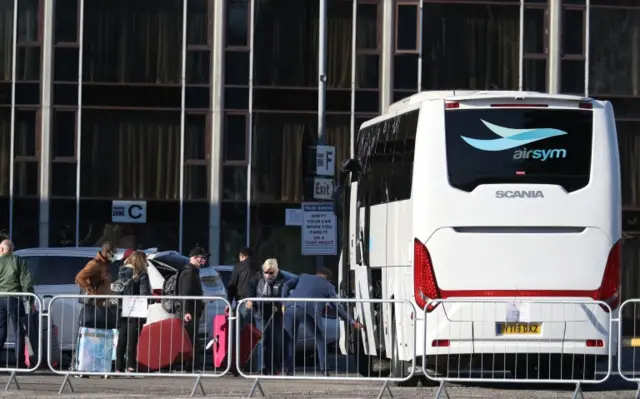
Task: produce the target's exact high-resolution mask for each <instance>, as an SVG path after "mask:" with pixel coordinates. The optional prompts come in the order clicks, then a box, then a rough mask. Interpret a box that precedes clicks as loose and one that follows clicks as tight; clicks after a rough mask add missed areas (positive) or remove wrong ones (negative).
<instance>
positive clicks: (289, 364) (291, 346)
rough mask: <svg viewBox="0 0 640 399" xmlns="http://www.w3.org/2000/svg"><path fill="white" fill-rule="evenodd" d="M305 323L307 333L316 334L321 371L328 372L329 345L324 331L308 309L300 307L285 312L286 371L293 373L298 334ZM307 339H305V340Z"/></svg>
mask: <svg viewBox="0 0 640 399" xmlns="http://www.w3.org/2000/svg"><path fill="white" fill-rule="evenodd" d="M302 323H304V328H305V331H306V332H309V331H314V332H315V342H316V351H317V353H318V363H320V370H321V371H323V372H324V371H327V369H326V366H327V365H326V363H325V362H326V357H327V353H326V352H327V344H326V342H325V340H324V334H323V333H322V330H321V329H320V328H319V327H318V325H317V324H316V321H315V319H314V318H313V317H311V316H310V315H309V314H308V313H307V311H306V309H304V308H302V307H299V306H291V307H287V308H286V309H285V311H284V330H285V332H286V336H287V339H286V341H287V342H286V351H287V352H286V360H285V363H284V369H285V371H286V372H289V373H291V372H293V370H294V364H293V354H294V353H295V349H296V333H297V331H298V327H299V326H300V324H302ZM304 338H305V337H303V339H304Z"/></svg>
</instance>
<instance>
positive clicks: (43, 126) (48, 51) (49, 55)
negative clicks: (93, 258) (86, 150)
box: [38, 0, 55, 247]
mask: <svg viewBox="0 0 640 399" xmlns="http://www.w3.org/2000/svg"><path fill="white" fill-rule="evenodd" d="M54 1H55V0H54ZM54 1H45V2H44V15H43V16H42V21H43V25H42V29H43V32H42V72H41V73H42V75H41V76H40V79H41V80H40V81H41V86H40V90H41V93H40V96H41V102H42V103H41V106H42V108H41V109H40V132H41V135H40V181H39V184H40V223H39V239H38V241H39V244H40V246H41V247H48V246H49V202H50V200H51V126H52V124H51V121H52V110H51V97H52V96H51V91H52V83H51V82H52V80H53V24H54V21H53V17H54V12H53V10H54Z"/></svg>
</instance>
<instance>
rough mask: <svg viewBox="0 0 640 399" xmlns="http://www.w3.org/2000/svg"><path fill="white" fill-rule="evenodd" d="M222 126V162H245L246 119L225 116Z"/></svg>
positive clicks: (236, 116) (240, 116) (241, 116)
mask: <svg viewBox="0 0 640 399" xmlns="http://www.w3.org/2000/svg"><path fill="white" fill-rule="evenodd" d="M225 122H226V124H225V126H224V160H225V161H245V160H246V158H247V155H246V153H247V150H246V146H247V118H246V116H245V115H227V116H226V118H225Z"/></svg>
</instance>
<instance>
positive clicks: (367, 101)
mask: <svg viewBox="0 0 640 399" xmlns="http://www.w3.org/2000/svg"><path fill="white" fill-rule="evenodd" d="M379 109H380V93H379V92H378V91H377V90H375V91H369V90H367V91H362V90H356V112H372V113H374V114H377V113H378V111H379Z"/></svg>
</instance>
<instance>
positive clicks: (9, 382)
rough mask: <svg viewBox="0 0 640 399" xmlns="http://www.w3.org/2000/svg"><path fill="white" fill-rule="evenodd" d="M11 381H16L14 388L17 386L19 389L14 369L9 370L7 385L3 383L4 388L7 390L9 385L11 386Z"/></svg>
mask: <svg viewBox="0 0 640 399" xmlns="http://www.w3.org/2000/svg"><path fill="white" fill-rule="evenodd" d="M11 381H13V382H15V383H16V388H18V390H20V384H18V379H17V378H16V372H15V370H14V371H12V372H11V375H10V376H9V381H7V385H5V387H4V390H5V391H8V390H9V387H11Z"/></svg>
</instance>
